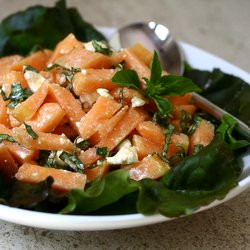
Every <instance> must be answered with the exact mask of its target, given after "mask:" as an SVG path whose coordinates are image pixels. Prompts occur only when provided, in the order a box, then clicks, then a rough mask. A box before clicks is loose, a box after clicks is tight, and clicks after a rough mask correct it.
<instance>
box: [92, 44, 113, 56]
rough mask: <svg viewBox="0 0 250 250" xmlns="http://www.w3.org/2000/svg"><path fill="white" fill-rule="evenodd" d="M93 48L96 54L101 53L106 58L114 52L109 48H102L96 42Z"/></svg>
mask: <svg viewBox="0 0 250 250" xmlns="http://www.w3.org/2000/svg"><path fill="white" fill-rule="evenodd" d="M92 46H93V47H94V49H95V52H98V53H101V54H103V55H106V56H110V55H111V54H112V50H111V49H110V48H108V47H102V46H101V45H100V44H99V43H98V42H97V41H96V40H93V41H92Z"/></svg>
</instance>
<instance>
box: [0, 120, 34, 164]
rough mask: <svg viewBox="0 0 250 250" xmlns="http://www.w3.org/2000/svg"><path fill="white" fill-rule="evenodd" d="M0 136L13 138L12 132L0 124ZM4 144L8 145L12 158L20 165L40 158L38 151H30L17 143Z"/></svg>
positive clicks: (7, 142) (6, 142)
mask: <svg viewBox="0 0 250 250" xmlns="http://www.w3.org/2000/svg"><path fill="white" fill-rule="evenodd" d="M0 134H6V135H9V136H13V132H12V130H10V129H8V128H6V127H5V126H4V125H3V124H0ZM2 143H3V144H4V145H6V147H7V148H8V149H9V151H10V153H11V155H12V157H13V158H14V160H15V161H16V162H17V163H18V164H23V163H24V162H29V161H31V160H34V159H36V158H37V156H38V151H37V150H29V149H27V148H25V147H22V146H20V145H18V144H17V143H12V142H9V141H3V142H2Z"/></svg>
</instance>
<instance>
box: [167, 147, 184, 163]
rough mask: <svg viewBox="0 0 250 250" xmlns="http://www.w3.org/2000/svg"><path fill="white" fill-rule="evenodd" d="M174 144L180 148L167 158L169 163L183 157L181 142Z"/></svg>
mask: <svg viewBox="0 0 250 250" xmlns="http://www.w3.org/2000/svg"><path fill="white" fill-rule="evenodd" d="M176 146H177V147H179V148H180V150H179V151H178V152H176V154H174V155H173V156H171V157H170V158H169V161H170V162H171V163H173V162H175V163H176V161H179V160H180V159H182V158H184V157H185V150H184V148H183V146H182V145H181V144H176Z"/></svg>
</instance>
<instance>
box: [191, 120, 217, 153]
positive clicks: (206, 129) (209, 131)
mask: <svg viewBox="0 0 250 250" xmlns="http://www.w3.org/2000/svg"><path fill="white" fill-rule="evenodd" d="M214 129H215V128H214V125H213V124H212V123H211V122H209V121H206V120H204V119H202V120H201V121H200V122H199V124H198V127H197V128H196V130H195V131H194V133H193V134H192V135H191V136H190V137H189V141H190V144H189V148H188V153H189V154H191V153H193V151H194V148H195V146H196V145H202V146H204V147H205V146H207V145H208V144H210V142H211V141H212V139H213V138H214Z"/></svg>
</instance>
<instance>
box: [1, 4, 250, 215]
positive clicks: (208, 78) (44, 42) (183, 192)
mask: <svg viewBox="0 0 250 250" xmlns="http://www.w3.org/2000/svg"><path fill="white" fill-rule="evenodd" d="M70 32H72V33H74V34H76V36H77V38H78V39H79V40H82V41H89V40H92V39H96V40H103V39H105V38H104V36H103V35H102V34H100V33H99V32H97V31H96V30H95V29H94V28H93V26H92V25H91V24H89V23H87V22H85V21H83V20H82V18H81V17H80V15H79V13H78V12H77V10H76V9H72V8H71V9H67V8H66V6H65V3H64V1H59V2H57V4H56V6H55V7H52V8H46V7H43V6H35V7H31V8H29V9H27V10H26V11H22V12H18V13H16V14H14V15H11V16H9V17H7V18H6V19H4V20H3V21H2V23H1V25H0V55H1V56H4V55H9V54H14V53H19V54H23V55H26V54H28V53H29V52H30V48H35V47H37V46H38V47H46V48H53V47H54V46H55V44H56V43H57V42H58V41H59V40H61V39H62V38H64V37H65V36H66V35H67V34H68V33H70ZM51 34H53V35H51ZM185 75H186V76H187V77H189V78H191V79H192V80H193V81H194V82H195V83H196V84H198V85H199V87H200V88H201V89H203V93H202V94H203V95H204V96H205V97H206V98H208V99H210V100H211V101H213V102H215V103H216V104H217V105H219V106H220V107H222V108H224V109H226V110H228V111H229V112H231V113H232V114H233V115H235V116H236V117H238V118H239V119H241V120H242V121H244V122H245V123H247V124H248V125H249V124H250V117H249V112H247V111H248V110H249V106H250V102H249V99H248V98H247V96H248V97H249V96H250V86H249V85H248V84H247V83H245V82H244V81H242V80H241V79H239V78H237V77H234V76H231V75H228V74H224V73H223V72H221V71H220V70H219V69H215V70H214V71H213V72H208V71H198V70H192V69H189V70H187V71H186V73H185ZM235 126H236V123H235V121H234V120H233V119H232V118H231V117H230V116H224V117H223V121H222V123H221V124H220V125H219V126H218V128H217V132H216V136H215V138H214V140H213V141H212V143H211V144H210V145H209V146H207V147H205V148H203V149H202V150H200V151H199V152H198V153H197V154H195V155H190V156H188V157H185V158H184V159H183V160H182V161H181V162H180V163H178V164H177V165H176V166H175V167H174V168H172V169H171V171H169V172H168V173H167V174H165V175H164V176H163V177H162V178H161V179H160V180H157V181H155V180H150V179H143V180H141V181H139V182H136V181H133V180H131V179H129V177H128V171H127V170H122V169H121V170H115V171H112V172H110V173H109V174H107V175H106V176H105V177H104V178H102V179H96V180H95V181H93V182H92V183H90V184H89V185H88V186H87V188H86V189H85V191H82V190H78V189H75V190H72V191H71V192H69V193H67V194H63V195H62V194H59V193H56V192H55V191H53V190H52V189H51V185H52V183H53V179H52V178H50V177H49V178H47V179H46V180H45V181H43V182H41V183H39V184H37V185H31V184H24V183H20V182H17V181H14V182H13V183H11V184H10V183H7V182H6V181H5V180H4V179H3V178H2V177H0V199H1V202H2V203H3V204H6V205H9V206H15V207H21V208H25V209H31V210H36V211H44V212H51V213H63V214H89V215H93V214H98V215H100V214H101V215H106V214H111V215H114V214H129V213H138V212H139V213H143V214H145V215H150V214H154V213H161V214H163V215H165V216H169V217H175V216H180V215H183V214H190V213H192V212H194V211H195V210H197V209H198V208H199V207H200V206H203V205H207V204H209V203H210V202H212V201H213V200H215V199H222V198H223V197H224V196H225V195H226V194H227V193H228V191H229V190H230V189H232V188H233V187H235V186H237V183H238V178H239V176H240V174H241V170H242V163H241V161H240V156H241V154H242V153H243V152H244V151H245V150H246V149H247V148H249V142H248V141H246V140H245V139H244V138H241V137H240V135H239V134H236V133H235V132H234V131H233V128H234V127H235Z"/></svg>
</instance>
